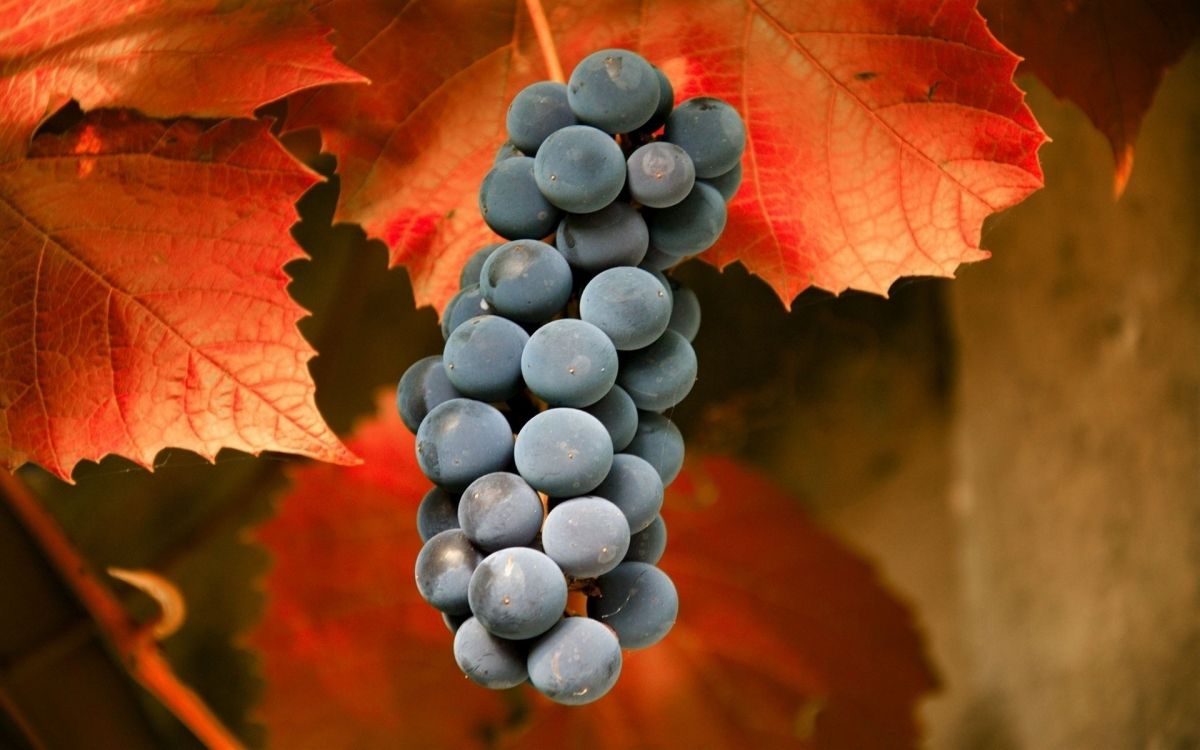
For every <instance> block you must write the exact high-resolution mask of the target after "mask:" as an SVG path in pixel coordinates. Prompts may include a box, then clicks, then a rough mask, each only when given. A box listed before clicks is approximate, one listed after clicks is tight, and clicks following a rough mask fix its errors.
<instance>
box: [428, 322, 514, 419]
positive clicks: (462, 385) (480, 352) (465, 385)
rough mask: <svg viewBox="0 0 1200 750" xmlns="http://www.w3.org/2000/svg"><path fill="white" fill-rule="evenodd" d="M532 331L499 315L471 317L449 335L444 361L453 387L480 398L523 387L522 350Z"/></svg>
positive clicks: (498, 396)
mask: <svg viewBox="0 0 1200 750" xmlns="http://www.w3.org/2000/svg"><path fill="white" fill-rule="evenodd" d="M528 341H529V334H528V333H525V329H524V328H522V327H521V326H519V325H517V324H516V323H514V322H512V321H511V320H508V319H507V318H502V317H500V316H499V315H481V316H479V317H477V318H471V319H470V320H468V321H467V322H465V323H463V324H462V325H460V326H458V327H457V328H455V329H454V333H452V334H450V338H448V339H446V348H445V349H444V350H443V351H442V363H443V366H444V367H445V370H446V375H447V376H448V377H449V378H450V382H451V383H453V384H454V387H455V388H457V389H458V390H459V392H460V393H462V394H463V395H465V396H469V397H471V398H477V399H479V400H480V401H503V400H504V399H506V398H509V397H510V396H514V395H516V393H517V391H519V390H520V389H521V352H522V351H523V350H524V349H525V344H526V342H528Z"/></svg>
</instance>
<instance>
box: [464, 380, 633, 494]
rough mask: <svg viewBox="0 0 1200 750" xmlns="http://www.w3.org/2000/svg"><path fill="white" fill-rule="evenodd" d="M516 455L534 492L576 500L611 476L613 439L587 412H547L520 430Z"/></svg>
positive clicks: (520, 469)
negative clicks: (575, 497)
mask: <svg viewBox="0 0 1200 750" xmlns="http://www.w3.org/2000/svg"><path fill="white" fill-rule="evenodd" d="M448 403H452V402H448ZM514 456H515V459H516V464H517V472H518V473H520V475H521V477H522V478H524V480H525V481H526V482H529V484H530V485H532V486H533V488H534V489H536V490H538V491H539V492H545V493H546V494H547V495H552V496H555V497H573V496H575V495H583V494H585V493H587V492H590V491H591V490H593V489H595V487H596V486H597V485H598V484H600V483H601V482H603V481H604V477H606V476H608V471H609V469H611V468H612V458H613V450H612V438H610V437H609V436H608V431H607V430H605V429H604V425H603V424H601V423H600V420H598V419H596V418H595V417H593V416H592V415H591V414H588V413H587V412H583V411H580V410H578V409H548V410H546V411H544V412H542V413H541V414H539V415H537V416H536V417H534V418H533V419H531V420H529V422H528V423H526V425H525V426H524V427H522V428H521V432H520V433H519V434H518V435H517V444H516V450H515V452H514Z"/></svg>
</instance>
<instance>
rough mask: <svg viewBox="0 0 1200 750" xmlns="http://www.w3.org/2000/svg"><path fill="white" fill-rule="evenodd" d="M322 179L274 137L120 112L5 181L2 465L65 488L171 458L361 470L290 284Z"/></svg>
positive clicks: (96, 118)
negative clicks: (286, 457) (287, 270)
mask: <svg viewBox="0 0 1200 750" xmlns="http://www.w3.org/2000/svg"><path fill="white" fill-rule="evenodd" d="M316 179H317V178H316V177H315V176H314V175H313V174H312V173H310V172H308V171H307V170H305V169H304V168H303V167H302V166H301V165H299V164H298V163H297V162H295V160H293V159H292V158H291V157H289V156H288V155H287V153H286V152H284V151H283V149H282V148H280V147H279V145H278V143H276V142H275V140H274V139H273V138H272V137H271V135H270V134H269V133H268V131H267V124H266V123H263V122H253V121H248V120H240V121H229V122H225V123H222V124H220V125H218V126H216V127H214V128H213V129H211V130H208V131H202V130H201V129H200V128H199V127H198V126H197V125H195V124H193V123H190V122H179V123H176V124H175V125H172V126H170V127H167V126H165V125H162V124H160V123H157V122H154V121H150V120H145V119H142V118H139V117H137V116H133V115H129V114H120V113H111V112H109V113H100V114H98V115H93V116H89V117H87V118H85V120H84V121H83V122H82V123H81V124H80V125H79V126H78V127H76V128H75V129H73V130H72V131H70V132H69V133H67V134H65V135H63V136H43V137H40V138H38V139H37V140H36V142H35V143H34V145H33V148H32V152H31V154H30V156H29V157H28V158H26V159H20V160H15V161H10V162H8V163H5V164H0V236H3V237H4V238H5V239H4V242H3V244H0V267H2V268H3V269H4V270H3V271H2V272H0V299H3V300H4V303H3V306H2V307H0V320H2V321H3V325H0V373H2V376H0V462H3V463H4V464H5V465H7V466H8V467H10V468H15V467H17V466H20V465H21V464H22V463H24V462H26V461H36V462H38V463H40V464H42V465H43V466H45V467H46V468H48V469H49V470H50V471H52V472H54V473H55V474H57V475H58V476H60V477H62V478H64V479H68V478H69V477H70V474H71V470H72V469H73V468H74V466H75V464H76V463H77V462H79V461H80V460H82V459H93V460H95V459H99V458H100V457H101V456H103V455H105V454H107V453H120V454H122V455H125V456H129V457H130V458H132V459H133V460H135V461H137V462H138V463H140V464H142V465H144V466H149V465H150V463H151V462H152V461H153V459H154V456H155V454H156V453H158V451H159V450H161V449H162V448H164V447H167V446H179V447H183V448H188V449H190V450H193V451H195V452H197V453H199V454H201V455H203V456H205V457H207V458H210V459H211V458H212V457H213V456H215V455H216V453H217V451H218V450H219V449H220V448H222V447H230V448H237V449H240V450H245V451H250V452H252V453H260V452H262V451H264V450H279V451H288V452H293V453H299V454H302V455H306V456H313V457H316V458H321V459H325V460H332V461H352V460H353V456H351V455H350V454H349V453H348V452H347V451H346V449H345V448H344V447H343V446H342V444H341V443H340V442H339V441H338V439H337V437H335V436H334V435H333V433H332V432H330V430H329V428H328V427H327V426H326V425H325V423H324V421H322V419H321V416H320V414H319V413H318V412H317V409H316V405H315V403H314V400H313V391H314V386H313V382H312V379H311V377H310V375H309V373H308V368H307V362H308V360H309V359H310V358H311V357H312V356H313V354H314V352H313V350H312V348H311V347H309V346H308V344H307V343H306V342H305V341H304V339H303V338H302V337H301V336H300V333H299V331H298V330H297V328H296V321H297V320H298V319H299V318H300V317H302V316H303V314H304V311H303V310H302V309H301V308H300V307H299V306H297V305H296V304H295V303H294V302H292V300H291V299H290V298H289V297H288V295H287V291H286V287H287V283H288V277H287V275H286V274H284V272H283V264H284V263H286V262H288V261H289V260H291V259H293V258H296V257H299V256H300V255H301V253H300V251H299V249H298V248H297V247H296V245H295V244H294V243H293V242H292V240H291V238H290V237H289V235H288V228H289V227H290V226H291V225H292V224H293V223H294V222H295V220H296V214H295V209H294V208H293V202H294V201H295V200H296V199H297V198H298V197H299V196H300V194H301V193H302V192H304V190H305V189H307V188H308V187H309V186H310V185H312V184H313V183H314V182H315V181H316Z"/></svg>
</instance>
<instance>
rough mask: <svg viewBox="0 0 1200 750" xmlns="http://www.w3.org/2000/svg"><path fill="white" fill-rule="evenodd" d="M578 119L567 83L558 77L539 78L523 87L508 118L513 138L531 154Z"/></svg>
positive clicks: (509, 111) (515, 143)
mask: <svg viewBox="0 0 1200 750" xmlns="http://www.w3.org/2000/svg"><path fill="white" fill-rule="evenodd" d="M576 122H577V120H576V119H575V113H574V112H572V111H571V105H570V104H568V103H567V87H566V84H562V83H556V82H554V81H538V82H537V83H531V84H529V85H528V86H526V87H525V88H523V89H521V91H520V92H518V93H517V95H516V96H514V97H513V100H512V103H511V104H509V105H508V113H507V114H506V115H505V118H504V124H505V128H506V129H507V130H508V139H509V141H511V142H512V143H513V144H514V145H515V146H516V147H517V148H519V149H521V150H522V151H524V152H525V153H527V154H534V153H537V150H538V147H539V146H541V145H542V142H543V141H545V140H546V137H547V136H549V135H550V134H551V133H553V132H554V131H556V130H559V129H560V128H565V127H567V126H568V125H574V124H576Z"/></svg>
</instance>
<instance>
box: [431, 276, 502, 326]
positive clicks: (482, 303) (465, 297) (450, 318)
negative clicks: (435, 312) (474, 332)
mask: <svg viewBox="0 0 1200 750" xmlns="http://www.w3.org/2000/svg"><path fill="white" fill-rule="evenodd" d="M492 312H493V310H492V306H491V305H489V304H488V301H487V300H486V299H484V297H483V291H482V290H481V289H480V288H479V285H478V284H468V285H467V286H465V287H463V288H462V289H460V290H458V293H457V294H455V295H454V296H453V297H451V298H450V301H449V302H447V303H446V309H445V310H443V311H442V339H443V340H445V339H448V338H450V334H452V333H454V329H455V328H458V327H459V326H460V325H462V324H463V323H466V322H467V321H468V320H470V319H471V318H475V317H478V316H480V315H491V314H492Z"/></svg>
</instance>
